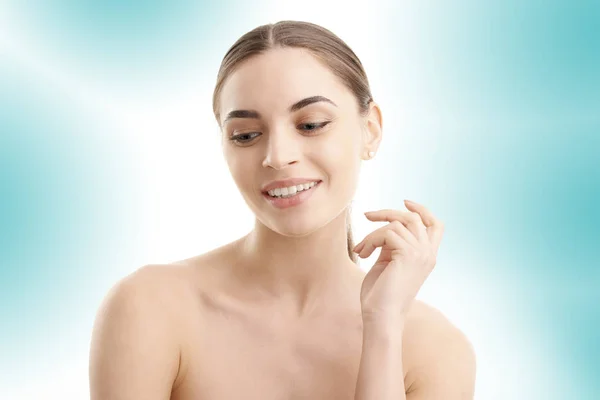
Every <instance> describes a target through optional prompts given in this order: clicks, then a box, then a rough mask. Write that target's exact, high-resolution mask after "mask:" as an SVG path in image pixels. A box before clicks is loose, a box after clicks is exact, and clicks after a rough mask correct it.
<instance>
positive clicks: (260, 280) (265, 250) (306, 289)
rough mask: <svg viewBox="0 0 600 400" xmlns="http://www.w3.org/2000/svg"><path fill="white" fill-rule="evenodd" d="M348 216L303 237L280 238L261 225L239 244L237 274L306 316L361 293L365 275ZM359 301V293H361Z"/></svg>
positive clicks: (340, 217) (248, 284) (257, 288)
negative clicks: (352, 249)
mask: <svg viewBox="0 0 600 400" xmlns="http://www.w3.org/2000/svg"><path fill="white" fill-rule="evenodd" d="M344 214H345V213H342V215H340V216H339V217H337V218H336V219H334V220H333V221H331V222H330V223H329V224H327V225H326V226H324V227H322V228H320V229H319V230H317V231H315V232H313V233H311V234H309V235H306V236H302V237H289V236H283V235H280V234H278V233H276V232H274V231H272V230H271V229H269V228H268V227H266V226H264V225H263V224H262V223H260V222H259V221H257V222H256V225H255V228H254V230H253V231H252V232H250V233H249V234H248V235H247V236H245V237H244V238H242V239H241V240H240V242H239V244H240V247H239V255H240V263H239V264H238V265H237V267H236V275H238V276H239V277H240V278H241V279H243V281H244V283H245V285H246V287H248V286H252V287H255V288H256V290H258V291H261V292H263V293H265V294H267V295H269V296H272V297H274V298H276V299H277V301H278V302H281V303H283V304H284V305H287V306H289V307H291V308H293V310H294V311H293V312H297V313H298V314H300V315H305V314H310V312H311V311H312V310H313V309H314V308H315V307H317V306H318V305H319V304H322V303H323V302H328V301H333V300H335V299H338V300H339V296H345V295H347V294H348V293H349V292H351V293H354V292H355V291H357V290H358V289H359V288H358V289H357V287H356V286H357V282H360V281H361V280H362V277H363V276H364V273H363V272H362V271H361V269H360V268H359V266H358V265H357V264H355V263H354V262H353V261H352V260H351V259H350V256H349V255H348V248H347V246H348V244H347V231H346V229H347V228H346V218H345V215H344ZM355 295H356V298H357V299H358V296H359V292H356V293H355Z"/></svg>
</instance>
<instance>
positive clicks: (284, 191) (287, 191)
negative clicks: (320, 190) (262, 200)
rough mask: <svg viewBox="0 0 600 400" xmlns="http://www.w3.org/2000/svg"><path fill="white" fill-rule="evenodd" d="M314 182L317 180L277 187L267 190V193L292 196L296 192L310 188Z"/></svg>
mask: <svg viewBox="0 0 600 400" xmlns="http://www.w3.org/2000/svg"><path fill="white" fill-rule="evenodd" d="M316 184H317V182H310V183H302V184H300V185H296V186H290V187H284V188H277V189H273V190H269V195H270V196H273V197H291V196H294V195H295V194H296V193H298V192H301V191H303V190H308V189H310V188H312V187H313V186H315V185H316Z"/></svg>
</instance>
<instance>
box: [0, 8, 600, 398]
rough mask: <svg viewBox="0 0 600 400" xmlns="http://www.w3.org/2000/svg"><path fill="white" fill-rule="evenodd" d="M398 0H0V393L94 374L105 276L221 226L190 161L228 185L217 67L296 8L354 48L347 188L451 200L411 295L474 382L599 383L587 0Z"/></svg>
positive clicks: (563, 388)
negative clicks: (367, 94) (356, 66)
mask: <svg viewBox="0 0 600 400" xmlns="http://www.w3.org/2000/svg"><path fill="white" fill-rule="evenodd" d="M393 3H394V2H383V1H382V2H377V1H373V2H369V3H368V4H361V5H356V6H348V5H344V6H343V7H344V9H345V10H346V8H349V9H352V10H351V12H350V11H348V10H346V11H345V12H342V11H341V8H339V10H340V11H339V12H337V13H336V12H327V13H324V12H322V10H321V9H320V8H319V7H317V3H315V4H310V3H306V4H304V6H302V5H293V4H290V5H289V6H285V5H280V6H279V8H275V6H274V5H273V4H272V3H269V2H260V1H258V2H253V4H249V2H243V1H241V0H230V1H228V2H221V3H218V5H217V3H216V2H214V3H206V4H203V2H192V1H158V0H156V1H145V2H144V1H124V2H116V1H102V2H100V1H96V2H94V1H83V2H75V1H58V0H56V1H46V2H41V1H40V2H17V1H12V2H11V1H7V2H5V3H3V4H2V5H0V18H1V19H0V26H1V28H0V46H1V47H0V62H1V64H0V397H2V398H7V399H8V398H10V399H12V398H18V399H25V398H27V399H29V398H31V399H34V398H36V399H38V398H68V399H71V398H72V399H82V398H86V397H87V396H89V394H88V392H87V356H88V351H89V348H88V346H89V336H90V333H91V326H92V323H93V319H94V314H95V312H96V310H97V307H98V306H99V304H100V301H101V300H102V298H103V296H104V295H105V293H106V291H107V290H108V288H109V287H110V286H112V285H113V284H114V283H115V282H116V281H117V280H118V279H120V278H121V277H123V276H124V275H126V274H128V273H130V272H132V271H133V270H135V269H136V268H138V267H140V266H142V265H144V264H146V263H150V262H163V261H167V260H170V259H175V258H183V257H185V256H188V255H191V254H197V253H200V252H202V251H204V250H206V249H209V248H211V247H212V246H214V245H216V244H217V243H219V242H222V241H223V240H229V239H233V238H234V236H235V234H234V233H232V231H231V230H229V229H223V230H220V231H218V232H217V233H216V234H214V232H213V234H209V233H208V232H207V229H206V227H207V226H213V225H210V224H205V223H203V221H206V218H208V217H209V214H211V213H212V212H213V211H214V209H213V207H218V206H219V201H218V199H212V198H207V197H208V196H206V194H207V190H206V189H203V188H202V186H203V183H206V181H207V180H208V181H209V182H211V184H212V185H215V184H221V185H222V190H223V191H224V193H231V194H232V196H235V194H234V188H233V187H232V184H231V183H227V182H225V181H220V180H219V178H221V177H223V178H224V177H227V176H228V175H227V171H226V170H225V166H224V165H223V164H222V163H221V161H219V160H220V158H219V157H220V154H219V149H218V140H216V139H215V138H214V136H215V132H217V131H216V126H215V125H214V121H213V119H212V115H211V111H210V103H209V101H210V96H211V95H212V85H213V84H214V80H215V78H216V71H217V68H218V65H219V62H220V59H221V57H222V56H223V55H224V53H225V51H226V50H227V49H228V48H229V46H230V45H231V44H232V43H233V41H234V40H235V39H237V37H239V36H240V35H241V34H243V33H244V32H246V31H247V30H249V29H252V28H253V27H255V26H257V25H260V24H263V23H267V22H275V21H277V20H280V19H288V18H290V19H304V20H309V21H313V22H316V23H320V24H322V25H323V26H325V27H329V28H330V29H332V30H333V31H334V32H335V33H338V34H339V35H340V36H341V37H342V38H343V39H346V38H348V42H349V44H350V45H351V46H352V47H353V48H354V49H355V50H356V52H357V53H358V55H359V57H361V58H363V55H364V60H365V66H366V68H367V72H368V73H369V75H370V79H371V81H372V85H373V89H374V90H373V91H374V94H375V98H376V100H377V99H379V100H378V101H380V102H381V105H382V108H383V112H384V120H385V123H384V132H385V134H384V142H383V144H382V148H381V150H380V152H379V153H378V155H377V158H376V160H374V161H373V163H372V164H371V165H369V166H368V167H367V170H366V172H365V174H366V176H367V178H368V180H369V182H370V183H369V189H370V190H369V193H368V195H366V194H364V193H363V194H361V197H360V202H359V206H360V205H361V204H363V203H364V204H365V207H367V208H369V207H370V208H376V205H377V206H378V205H382V206H385V207H393V206H394V205H397V207H400V206H401V204H402V199H404V198H409V199H413V200H415V201H418V202H421V203H423V204H425V205H427V206H428V207H429V208H430V209H431V210H434V212H435V213H436V214H437V215H439V216H440V218H441V219H442V220H444V222H445V224H446V226H447V231H446V234H445V238H444V242H443V248H442V253H441V258H440V261H439V262H438V264H439V266H438V267H437V268H436V271H435V272H434V273H433V274H432V276H431V278H430V280H428V282H427V283H426V285H425V286H424V287H423V290H422V292H421V296H422V298H423V299H424V300H425V301H429V302H431V303H432V304H434V305H435V306H437V307H439V308H440V309H441V310H442V311H444V312H445V313H446V314H447V315H448V316H449V317H450V318H451V319H452V320H453V321H455V322H456V323H457V325H458V326H460V327H461V328H462V329H463V330H464V331H465V333H466V334H467V336H468V337H469V338H470V339H471V341H472V343H473V345H474V347H475V349H476V351H477V355H478V380H477V396H476V398H477V399H482V400H483V399H527V400H534V399H540V400H541V399H545V400H553V399H557V400H558V399H561V400H562V399H565V398H569V399H582V400H583V399H597V398H600V373H599V372H598V371H599V370H600V307H599V305H600V289H599V288H600V256H599V255H598V251H599V249H600V227H599V226H600V211H599V208H598V205H599V204H600V72H599V71H600V3H598V2H594V1H587V2H586V1H571V2H567V1H549V2H539V1H520V2H517V1H514V0H513V1H503V2H500V1H496V2H490V1H487V2H476V3H475V2H467V1H456V2H453V3H450V2H437V3H434V2H420V3H419V4H412V5H411V4H398V5H395V4H393ZM329 7H330V8H331V9H334V10H335V7H336V6H335V5H331V6H329ZM338 7H342V6H341V5H340V6H338ZM353 7H355V8H356V9H353ZM362 15H365V16H366V17H365V19H364V20H363V19H362V17H361V16H362ZM357 26H360V27H361V29H360V30H359V29H357V28H356V27H357ZM167 110H168V111H169V113H167ZM161 112H164V113H165V114H164V115H163V114H161ZM172 116H177V117H181V116H184V117H185V118H186V119H178V118H172ZM132 121H133V122H132ZM140 121H145V122H140ZM152 126H159V127H160V128H156V130H155V131H152V132H150V128H152ZM163 127H164V129H163ZM207 153H211V154H212V156H210V157H213V158H214V160H213V159H207V157H208V156H207ZM165 160H169V161H168V162H167V161H165ZM214 163H217V164H218V163H221V164H220V165H219V168H221V169H219V168H215V167H214V165H215V164H214ZM207 168H211V169H210V173H211V177H208V176H206V172H207ZM214 171H220V172H214ZM214 174H216V177H212V175H214ZM211 179H212V180H211ZM365 185H366V184H365ZM190 187H195V188H196V189H191V188H190ZM186 191H188V192H186ZM181 193H187V194H189V195H190V196H187V197H186V196H180V195H178V194H181ZM369 196H371V197H369ZM184 197H185V198H187V199H188V200H183V198H184ZM233 201H236V203H232V204H237V205H238V206H240V209H241V211H239V212H240V214H239V215H240V218H245V219H243V221H244V223H246V224H248V223H249V219H248V216H247V213H248V211H244V210H243V205H242V203H241V199H239V198H235V199H234V200H233ZM359 208H360V207H359ZM198 209H201V210H198ZM202 209H206V211H203V210H202ZM182 210H183V211H182ZM242 213H246V214H242ZM357 214H358V210H357ZM236 215H237V214H236ZM242 215H245V216H242ZM217 221H218V220H217ZM223 225H225V223H223ZM242 225H243V224H242ZM357 225H358V226H357V230H358V233H359V235H358V236H360V235H362V234H366V233H367V230H368V228H366V227H364V228H363V227H362V226H361V225H360V222H357ZM211 229H212V228H211ZM236 232H237V231H236ZM240 232H241V230H240ZM358 236H357V237H358ZM167 240H168V241H167ZM165 243H168V245H167V244H165ZM365 265H366V264H365Z"/></svg>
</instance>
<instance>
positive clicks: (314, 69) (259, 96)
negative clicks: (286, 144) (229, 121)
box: [221, 48, 350, 112]
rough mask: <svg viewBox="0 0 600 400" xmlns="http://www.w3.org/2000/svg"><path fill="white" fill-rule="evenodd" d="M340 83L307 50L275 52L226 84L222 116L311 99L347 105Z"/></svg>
mask: <svg viewBox="0 0 600 400" xmlns="http://www.w3.org/2000/svg"><path fill="white" fill-rule="evenodd" d="M349 94H350V93H349V91H348V89H347V88H346V87H345V85H344V84H343V83H342V82H341V81H340V79H339V78H338V77H337V76H336V75H335V74H334V73H333V72H332V71H331V70H330V69H329V68H328V67H327V66H325V65H324V64H323V63H322V62H321V61H320V60H319V59H317V58H316V57H315V56H313V55H312V54H310V53H309V52H308V51H306V50H303V49H290V48H286V49H273V50H269V51H267V52H266V53H264V54H261V55H259V56H255V57H252V58H250V59H248V60H246V61H244V62H243V63H242V64H241V65H240V66H239V67H238V68H237V69H236V70H235V71H234V72H233V73H232V74H231V75H230V76H229V77H228V78H227V80H226V81H225V84H224V85H223V88H222V92H221V108H222V112H228V110H229V109H238V108H257V107H261V106H269V107H273V106H279V107H288V105H289V104H293V103H294V102H296V101H298V100H300V99H303V98H306V97H311V96H316V95H320V96H324V97H327V98H329V99H331V100H333V101H334V102H336V103H343V102H344V97H347V96H348V95H349Z"/></svg>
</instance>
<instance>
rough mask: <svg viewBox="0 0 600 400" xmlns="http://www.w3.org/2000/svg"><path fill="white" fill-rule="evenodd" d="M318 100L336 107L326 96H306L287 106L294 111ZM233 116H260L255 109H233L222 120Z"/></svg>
mask: <svg viewBox="0 0 600 400" xmlns="http://www.w3.org/2000/svg"><path fill="white" fill-rule="evenodd" d="M320 101H323V102H326V103H329V104H333V105H334V106H336V107H337V104H335V103H334V102H333V101H331V100H329V99H328V98H327V97H324V96H311V97H307V98H305V99H302V100H300V101H298V102H296V103H294V104H292V105H291V106H290V108H289V111H290V112H295V111H298V110H300V109H301V108H304V107H306V106H308V105H310V104H313V103H318V102H320ZM234 118H252V119H259V118H261V116H260V113H259V112H258V111H255V110H233V111H231V112H229V113H227V116H226V117H225V119H224V120H223V123H225V122H227V121H229V120H230V119H234Z"/></svg>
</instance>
